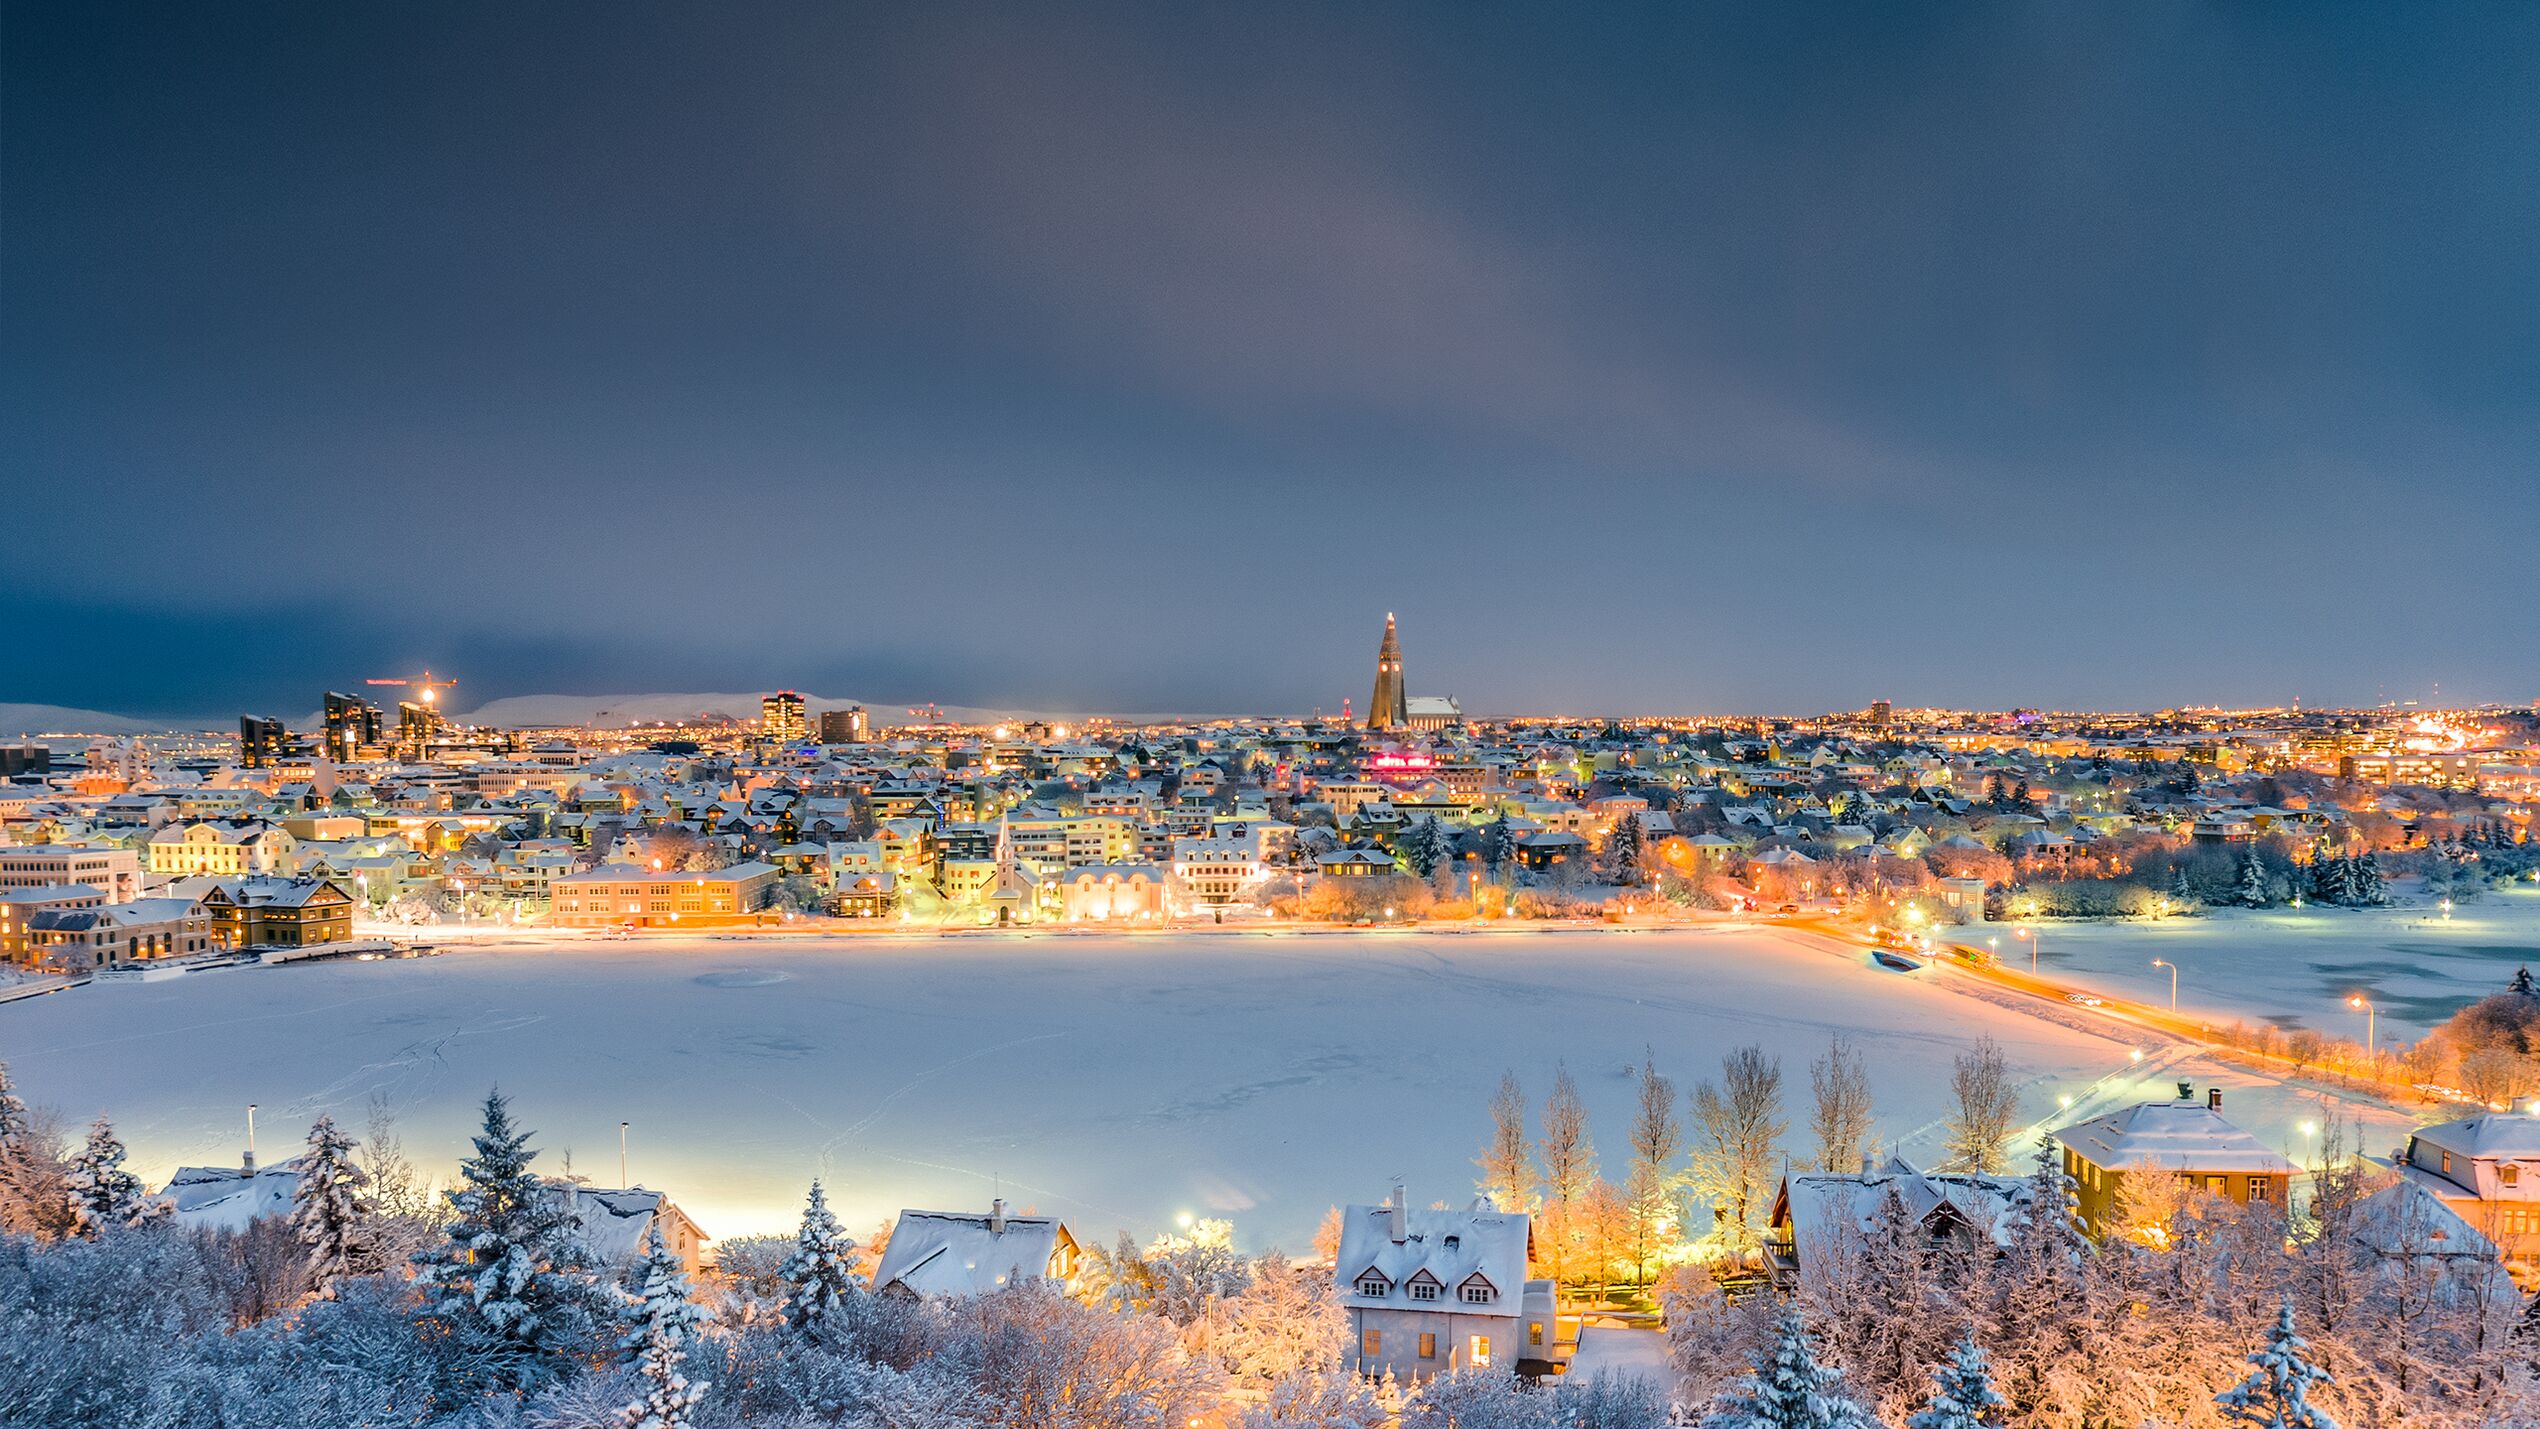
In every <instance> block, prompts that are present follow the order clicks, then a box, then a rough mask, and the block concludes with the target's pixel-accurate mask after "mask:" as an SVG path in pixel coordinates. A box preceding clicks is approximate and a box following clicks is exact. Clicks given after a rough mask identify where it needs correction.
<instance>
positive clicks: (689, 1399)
mask: <svg viewBox="0 0 2540 1429" xmlns="http://www.w3.org/2000/svg"><path fill="white" fill-rule="evenodd" d="M626 1298H627V1300H628V1302H629V1319H630V1321H631V1323H630V1324H629V1326H628V1328H627V1331H626V1334H625V1336H624V1337H623V1338H622V1339H620V1340H619V1341H618V1349H619V1350H620V1351H621V1352H622V1353H623V1354H624V1355H625V1356H626V1363H627V1364H628V1365H629V1366H630V1367H632V1368H633V1369H634V1371H635V1373H636V1376H637V1378H639V1379H641V1380H642V1381H643V1384H644V1397H643V1398H642V1399H639V1400H637V1401H635V1402H634V1403H633V1404H630V1405H628V1406H626V1408H625V1409H623V1410H621V1411H620V1412H619V1414H618V1421H617V1422H618V1426H619V1429H689V1425H690V1423H691V1419H690V1416H691V1415H693V1414H694V1413H695V1412H696V1408H697V1405H698V1403H699V1402H700V1401H701V1400H703V1399H704V1398H705V1393H706V1390H707V1389H708V1388H709V1386H708V1385H707V1384H706V1383H705V1382H704V1381H701V1380H700V1381H695V1382H691V1381H690V1380H689V1378H688V1377H687V1376H686V1375H685V1374H682V1373H681V1372H680V1360H681V1358H682V1355H683V1352H684V1351H685V1350H686V1348H687V1345H688V1340H689V1338H690V1336H692V1335H693V1334H694V1333H695V1332H696V1329H697V1327H698V1326H699V1325H702V1324H704V1323H705V1320H706V1312H705V1309H704V1307H702V1306H700V1305H698V1304H697V1302H695V1301H694V1300H691V1299H689V1298H688V1277H687V1275H686V1273H685V1272H683V1271H682V1270H681V1268H680V1265H679V1257H677V1256H675V1255H672V1254H671V1253H670V1247H669V1246H667V1245H665V1244H663V1242H662V1238H661V1222H660V1220H658V1219H656V1220H655V1221H654V1222H653V1227H652V1230H651V1232H650V1233H649V1234H647V1235H646V1236H645V1238H644V1258H643V1260H642V1261H641V1262H639V1263H638V1264H637V1266H636V1268H635V1274H634V1285H633V1287H632V1289H631V1290H630V1291H629V1292H627V1297H626Z"/></svg>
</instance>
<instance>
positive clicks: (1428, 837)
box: [1402, 814, 1455, 878]
mask: <svg viewBox="0 0 2540 1429" xmlns="http://www.w3.org/2000/svg"><path fill="white" fill-rule="evenodd" d="M1454 859H1455V836H1454V835H1453V834H1450V833H1448V832H1447V831H1446V825H1444V824H1441V823H1439V822H1438V816H1437V815H1435V814H1430V815H1427V816H1425V817H1423V818H1422V819H1421V820H1420V822H1418V823H1416V824H1413V825H1412V826H1411V827H1410V828H1409V829H1408V830H1406V831H1404V833H1403V836H1402V861H1403V862H1404V863H1406V864H1408V865H1410V867H1411V871H1412V872H1413V873H1415V874H1418V875H1419V876H1420V877H1422V878H1426V877H1428V876H1429V875H1430V874H1432V873H1435V872H1436V871H1437V870H1438V866H1439V865H1441V864H1446V863H1452V862H1453V861H1454Z"/></svg>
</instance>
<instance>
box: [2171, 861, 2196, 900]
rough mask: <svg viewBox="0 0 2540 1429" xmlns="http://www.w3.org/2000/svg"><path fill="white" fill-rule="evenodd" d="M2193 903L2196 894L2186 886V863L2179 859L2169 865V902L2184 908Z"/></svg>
mask: <svg viewBox="0 0 2540 1429" xmlns="http://www.w3.org/2000/svg"><path fill="white" fill-rule="evenodd" d="M2195 901H2196V894H2195V892H2194V890H2192V889H2190V888H2189V887H2188V884H2187V862H2186V860H2184V859H2181V860H2179V861H2178V862H2176V863H2173V864H2171V865H2170V902H2172V903H2174V904H2179V905H2182V906H2184V905H2186V904H2190V903H2193V902H2195Z"/></svg>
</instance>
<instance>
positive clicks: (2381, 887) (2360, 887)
mask: <svg viewBox="0 0 2540 1429" xmlns="http://www.w3.org/2000/svg"><path fill="white" fill-rule="evenodd" d="M2347 877H2348V880H2349V884H2350V887H2349V892H2350V894H2351V896H2352V897H2353V898H2354V900H2355V901H2356V902H2357V903H2360V904H2363V905H2364V906H2366V907H2370V908H2377V907H2379V906H2381V905H2382V904H2384V903H2386V902H2388V901H2390V893H2389V889H2388V887H2387V886H2386V885H2385V884H2383V882H2382V880H2381V858H2380V856H2379V855H2377V854H2374V853H2371V852H2369V851H2367V852H2366V853H2365V854H2364V856H2363V857H2362V858H2359V859H2357V860H2355V862H2354V865H2353V868H2352V871H2351V872H2350V873H2349V874H2348V875H2347Z"/></svg>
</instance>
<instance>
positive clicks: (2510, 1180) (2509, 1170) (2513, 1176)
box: [2496, 1161, 2522, 1186]
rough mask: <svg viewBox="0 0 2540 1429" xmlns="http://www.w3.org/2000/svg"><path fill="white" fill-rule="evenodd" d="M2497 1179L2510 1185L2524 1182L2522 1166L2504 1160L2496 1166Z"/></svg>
mask: <svg viewBox="0 0 2540 1429" xmlns="http://www.w3.org/2000/svg"><path fill="white" fill-rule="evenodd" d="M2496 1179H2497V1180H2499V1181H2501V1182H2503V1183H2505V1184H2506V1185H2508V1186H2519V1185H2521V1184H2522V1167H2521V1166H2520V1165H2518V1164H2516V1163H2515V1162H2511V1161H2507V1162H2503V1163H2501V1164H2499V1165H2498V1166H2497V1167H2496Z"/></svg>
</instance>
